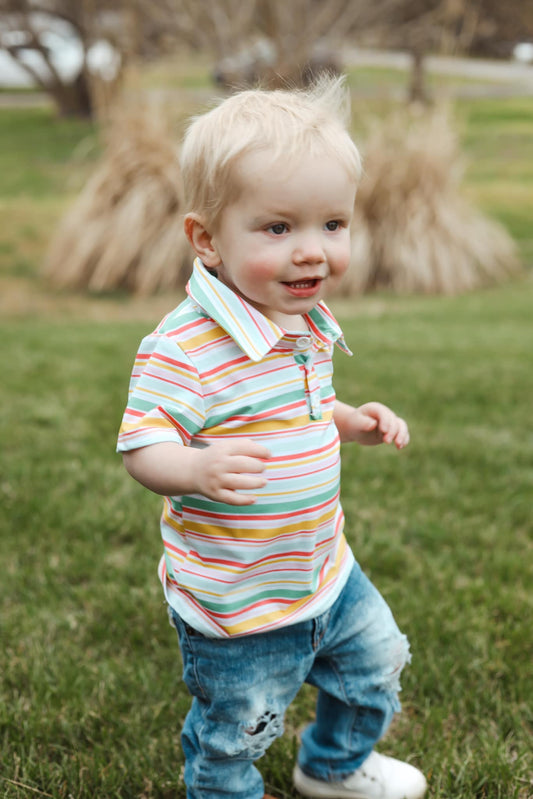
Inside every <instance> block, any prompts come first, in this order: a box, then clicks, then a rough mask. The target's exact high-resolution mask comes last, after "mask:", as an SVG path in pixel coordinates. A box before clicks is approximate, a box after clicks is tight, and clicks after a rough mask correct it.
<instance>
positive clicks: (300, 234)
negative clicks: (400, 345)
mask: <svg viewBox="0 0 533 799" xmlns="http://www.w3.org/2000/svg"><path fill="white" fill-rule="evenodd" d="M236 171H237V176H236V177H237V180H238V181H239V185H240V186H242V189H241V192H240V194H239V197H238V199H237V200H236V201H234V202H233V203H232V204H230V205H229V206H227V207H226V208H225V209H224V210H223V212H222V214H221V217H220V220H219V224H218V226H217V231H216V233H215V234H214V235H213V236H212V245H213V247H214V252H215V256H214V261H213V262H212V263H210V264H209V265H210V266H214V267H216V269H217V274H218V277H219V279H220V280H222V281H223V282H224V283H226V285H228V286H229V287H230V288H232V289H233V290H234V291H235V292H236V293H237V294H239V295H240V296H241V297H243V298H244V299H246V300H247V301H248V302H249V303H250V304H251V305H253V306H254V307H255V308H257V309H258V310H259V311H261V312H262V313H263V314H265V316H268V317H269V318H270V319H272V321H274V322H276V323H277V324H279V325H281V326H282V327H285V328H290V326H291V324H293V325H294V324H295V321H296V320H294V318H293V317H294V316H298V315H301V314H304V313H307V312H308V311H310V310H311V309H312V308H313V307H314V306H315V305H316V304H317V302H319V300H321V299H322V298H323V296H324V295H325V293H326V291H327V290H328V289H329V288H330V287H331V286H332V285H333V284H335V283H337V282H338V281H339V279H340V278H341V277H342V275H343V274H344V273H345V271H346V269H347V267H348V263H349V259H350V230H349V225H350V221H351V218H352V213H353V205H354V200H355V189H356V186H355V182H354V180H353V179H352V178H351V177H350V176H349V175H348V174H347V171H346V169H345V168H344V167H343V166H342V164H341V163H340V161H338V160H337V159H336V158H335V157H333V156H330V155H327V154H325V153H324V154H322V155H321V156H316V155H308V154H303V155H302V157H301V158H300V160H299V161H298V162H297V163H296V164H290V166H289V167H288V168H287V166H286V165H284V164H283V163H281V162H279V161H278V162H275V163H273V162H272V158H271V154H269V153H268V152H255V153H249V154H247V155H245V156H244V157H243V158H242V159H241V161H240V162H239V164H238V166H236Z"/></svg>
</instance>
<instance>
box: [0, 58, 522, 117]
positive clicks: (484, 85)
mask: <svg viewBox="0 0 533 799" xmlns="http://www.w3.org/2000/svg"><path fill="white" fill-rule="evenodd" d="M344 61H345V63H346V64H348V65H350V66H371V67H390V68H392V69H399V70H406V71H407V70H409V69H410V68H411V58H410V56H409V54H408V53H404V52H396V51H384V50H365V49H359V48H355V47H352V48H348V49H346V50H345V51H344ZM426 68H427V71H428V73H431V74H433V75H449V76H456V77H458V78H466V79H470V80H472V81H473V83H471V84H465V85H463V86H456V87H454V88H453V91H452V93H453V94H454V95H455V96H461V97H484V96H489V97H490V96H494V97H498V96H512V95H517V96H531V97H533V64H522V63H520V62H517V61H496V60H488V59H478V58H476V59H474V58H458V57H451V56H428V57H427V59H426ZM372 91H374V90H372ZM396 91H398V92H401V91H402V90H396ZM49 103H50V99H49V98H48V97H47V96H46V95H45V94H41V93H39V92H35V93H33V92H32V93H28V94H26V93H17V92H13V93H10V92H0V107H5V106H33V105H42V104H49Z"/></svg>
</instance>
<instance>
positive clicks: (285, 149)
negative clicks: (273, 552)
mask: <svg viewBox="0 0 533 799" xmlns="http://www.w3.org/2000/svg"><path fill="white" fill-rule="evenodd" d="M349 120H350V103H349V92H348V89H347V87H346V85H345V80H344V78H331V77H323V78H321V79H319V80H318V81H316V82H315V84H314V85H312V86H311V87H310V88H308V89H305V90H304V89H302V90H286V89H277V90H273V91H267V90H262V89H251V90H247V91H242V92H239V93H237V94H234V95H232V96H231V97H228V98H226V99H225V100H223V101H222V102H221V103H220V104H219V105H217V106H215V107H214V108H212V109H211V110H210V111H208V112H207V113H205V114H202V115H201V116H198V117H193V119H192V120H191V122H190V124H189V127H188V129H187V131H186V134H185V137H184V140H183V146H182V151H181V172H182V179H183V187H184V194H185V209H186V211H187V212H191V211H192V212H196V213H198V214H200V215H201V216H202V217H203V219H204V222H205V224H206V226H207V227H211V228H212V229H214V228H215V227H216V225H217V223H218V220H219V218H220V213H221V211H222V209H223V208H224V207H225V206H227V205H228V204H230V203H231V202H232V201H234V200H235V199H236V198H237V197H238V194H239V191H240V189H241V187H240V186H239V185H238V182H237V179H236V176H235V172H234V167H235V164H236V163H237V161H238V160H239V158H241V157H242V156H243V155H245V154H247V153H249V152H255V151H257V150H268V151H269V153H271V158H272V164H273V165H275V164H276V162H279V161H280V160H281V159H283V160H285V161H288V162H289V163H290V162H291V161H294V160H295V159H297V158H298V157H299V156H301V154H302V153H305V152H307V153H316V154H317V155H318V156H320V155H322V154H324V153H325V152H326V153H328V154H330V155H333V156H334V157H336V158H338V160H339V161H340V162H341V163H342V164H343V166H344V167H345V168H346V170H347V172H348V174H349V175H350V176H351V177H353V179H354V182H358V180H359V178H360V176H361V158H360V155H359V151H358V149H357V147H356V146H355V144H354V142H353V141H352V139H351V137H350V134H349V132H348V125H349Z"/></svg>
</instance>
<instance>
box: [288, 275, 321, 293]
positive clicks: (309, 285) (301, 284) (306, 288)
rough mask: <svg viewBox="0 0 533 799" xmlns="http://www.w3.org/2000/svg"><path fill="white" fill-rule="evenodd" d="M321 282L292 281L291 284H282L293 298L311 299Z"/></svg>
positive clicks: (313, 280) (318, 280)
mask: <svg viewBox="0 0 533 799" xmlns="http://www.w3.org/2000/svg"><path fill="white" fill-rule="evenodd" d="M321 283H322V280H321V279H320V278H313V279H311V280H293V281H292V282H291V283H289V282H284V283H283V285H284V286H285V288H286V289H287V291H289V292H290V293H291V294H292V295H293V296H295V297H311V296H313V294H316V292H317V291H318V289H319V288H320V284H321Z"/></svg>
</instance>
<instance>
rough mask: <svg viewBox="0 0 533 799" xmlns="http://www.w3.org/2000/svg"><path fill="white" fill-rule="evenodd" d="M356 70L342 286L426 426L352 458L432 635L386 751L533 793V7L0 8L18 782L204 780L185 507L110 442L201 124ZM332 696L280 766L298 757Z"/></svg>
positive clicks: (369, 535)
mask: <svg viewBox="0 0 533 799" xmlns="http://www.w3.org/2000/svg"><path fill="white" fill-rule="evenodd" d="M323 69H327V70H328V71H329V72H333V73H339V74H344V75H346V80H347V84H348V86H349V89H350V93H351V98H352V133H353V136H354V139H355V141H356V142H357V144H358V146H359V147H360V149H361V151H362V154H363V158H364V168H365V173H364V178H363V180H362V182H361V186H360V189H359V192H358V197H357V206H356V213H355V219H354V224H353V230H352V244H353V247H352V251H353V255H352V262H351V266H350V270H349V273H348V275H347V277H346V280H345V282H344V284H343V285H342V286H341V287H340V290H339V292H338V294H337V296H335V297H332V298H331V300H330V304H331V307H332V309H333V311H334V313H335V314H336V315H337V317H338V319H339V321H340V323H341V325H342V327H343V330H344V333H345V336H346V340H347V342H348V344H349V346H350V348H351V349H352V350H353V351H354V353H355V357H354V358H352V359H348V358H346V357H344V356H342V357H341V356H338V357H336V358H335V386H336V391H337V394H338V396H339V398H341V399H343V400H345V401H346V402H350V403H352V404H360V403H361V402H364V401H367V400H371V399H378V400H382V401H384V402H386V403H387V404H388V405H390V406H391V407H393V408H394V409H395V410H396V411H397V412H398V413H400V414H401V415H402V416H403V417H405V418H406V419H407V420H408V421H409V425H410V431H411V444H410V446H409V447H408V448H407V450H406V451H405V452H402V453H401V454H400V453H394V452H391V451H390V449H389V448H383V447H381V448H380V447H378V448H371V449H370V448H366V449H364V448H355V447H346V448H344V449H343V479H342V480H343V482H342V493H343V507H344V510H345V514H346V519H347V526H346V533H347V537H348V539H349V541H350V543H351V544H352V546H353V548H354V551H355V553H356V557H357V559H358V560H359V562H360V563H361V565H362V566H363V568H364V569H365V571H366V572H367V573H368V574H369V575H370V577H371V578H372V579H373V581H374V582H375V583H376V584H377V585H378V587H379V588H380V590H381V591H382V593H383V594H384V595H385V597H386V598H387V599H388V601H389V602H390V604H391V606H392V607H393V609H394V611H395V615H396V618H397V619H398V622H399V624H400V627H402V628H403V629H404V631H405V632H406V633H407V634H408V637H409V639H410V641H411V647H412V651H413V661H412V664H411V666H410V668H409V669H408V670H406V672H405V675H404V679H403V694H402V704H403V709H404V712H403V713H402V714H401V715H400V716H399V717H398V718H397V719H396V720H395V722H394V725H393V727H392V729H391V731H390V733H389V735H388V737H387V742H386V745H384V748H385V749H386V750H387V752H388V753H390V754H392V755H394V756H396V757H400V758H403V759H407V760H409V761H411V762H413V763H414V764H416V765H417V766H418V767H420V768H422V769H423V771H424V772H425V774H426V775H427V777H428V779H429V781H430V786H431V787H430V791H431V796H432V797H434V798H435V799H449V797H452V796H453V797H454V799H530V797H531V796H533V783H532V774H533V762H532V758H531V756H532V751H531V736H532V734H533V716H532V707H531V663H532V661H533V640H532V635H531V618H532V613H533V607H532V605H533V596H532V592H531V585H532V584H533V535H532V533H533V526H532V514H531V510H532V504H533V503H532V498H533V455H532V453H533V439H532V434H531V396H533V370H532V369H531V350H532V343H533V335H532V321H531V320H532V313H531V309H532V305H533V282H532V279H531V277H532V266H533V225H532V219H533V3H532V2H530V1H529V0H527V2H526V0H507V1H506V2H505V3H502V2H501V0H158V1H157V2H151V0H0V339H1V341H2V354H3V358H2V373H1V378H0V556H1V562H0V565H1V569H0V586H1V592H0V741H1V746H0V796H2V797H5V799H21V798H23V799H30V797H33V799H35V797H54V799H56V797H57V798H58V799H71V798H75V799H89V797H90V798H91V799H93V798H94V797H98V798H99V799H107V798H108V797H114V799H132V798H133V797H134V798H135V799H178V798H179V799H183V798H184V797H185V787H184V785H183V782H182V779H181V767H182V763H183V758H182V753H181V749H180V744H179V733H180V729H181V724H182V721H183V718H184V715H185V713H186V710H187V707H188V704H189V697H188V696H187V693H186V691H185V689H184V687H183V684H182V683H181V682H180V675H181V666H180V661H179V654H178V648H177V646H176V642H175V640H174V636H173V633H172V631H171V630H170V628H169V627H168V624H167V623H166V613H165V608H164V603H163V599H162V594H161V588H160V585H159V584H158V580H157V577H156V573H155V569H156V564H157V561H158V559H159V555H160V550H161V544H160V536H159V531H158V523H157V519H158V516H159V513H160V498H159V497H155V496H154V495H152V494H150V493H149V492H148V491H146V490H144V489H142V488H141V487H140V486H139V485H137V484H136V483H135V482H134V481H133V480H132V479H131V478H129V476H128V475H127V474H126V472H125V470H124V469H123V467H122V465H121V462H120V458H119V457H118V456H117V455H116V454H115V452H114V449H115V441H116V435H117V431H118V426H119V424H120V419H121V417H122V412H123V408H124V405H125V403H126V398H127V386H128V380H129V376H130V371H131V366H132V363H133V358H134V354H135V352H136V350H137V347H138V344H139V341H140V339H141V337H142V336H144V335H146V334H147V333H148V332H149V331H150V330H152V329H153V328H154V326H155V325H156V324H157V323H158V321H159V320H160V318H161V317H162V316H163V315H164V314H165V313H167V312H168V311H169V310H171V309H172V307H174V306H175V305H176V304H178V303H179V302H180V301H181V299H182V297H183V295H184V286H185V283H186V280H187V278H188V275H189V273H190V270H191V255H190V252H189V250H188V247H187V244H186V242H185V240H184V237H183V233H182V225H181V213H182V211H183V210H184V209H183V207H182V194H181V184H180V173H179V166H178V160H177V156H178V152H179V141H180V137H181V134H182V132H183V129H184V125H185V123H186V120H187V118H188V117H189V116H190V115H192V114H195V113H198V112H201V111H203V110H204V109H206V108H207V107H208V106H209V105H210V104H211V103H212V101H213V100H214V99H216V98H220V97H224V96H226V95H227V94H228V93H230V92H231V91H233V90H234V89H235V88H236V87H237V88H240V87H243V86H250V85H252V86H253V85H258V84H260V85H263V86H272V87H278V86H285V85H291V86H292V85H306V84H307V83H308V82H309V81H310V80H312V78H313V76H314V75H316V74H318V73H319V72H320V71H321V70H323ZM314 701H315V697H314V693H313V691H312V689H309V688H308V687H306V688H304V690H303V691H302V692H301V693H300V694H299V696H298V698H297V700H296V701H295V702H294V703H293V705H292V706H291V708H290V710H289V712H288V713H287V717H286V719H285V728H286V732H285V736H284V737H283V738H282V739H280V740H278V741H276V743H275V744H274V745H273V746H272V748H271V749H270V750H269V752H268V754H267V755H266V757H265V758H264V759H263V760H262V762H261V770H262V773H263V775H264V777H265V785H266V790H267V791H268V792H269V793H271V794H273V795H275V796H278V797H280V799H296V796H297V794H296V793H295V791H294V789H293V788H292V781H291V771H292V764H293V761H294V757H295V753H296V750H297V746H298V736H299V733H300V731H301V729H302V727H303V726H304V725H305V724H306V723H307V722H308V721H309V720H310V718H311V717H312V714H313V706H314Z"/></svg>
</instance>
